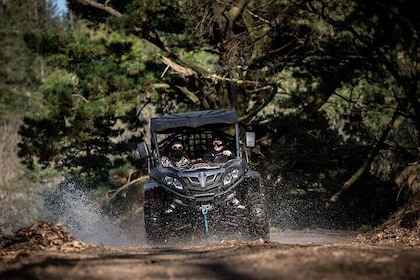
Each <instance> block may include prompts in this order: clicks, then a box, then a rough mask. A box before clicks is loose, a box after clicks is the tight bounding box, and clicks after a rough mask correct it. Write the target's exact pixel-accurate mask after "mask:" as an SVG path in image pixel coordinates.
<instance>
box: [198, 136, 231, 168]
mask: <svg viewBox="0 0 420 280" xmlns="http://www.w3.org/2000/svg"><path fill="white" fill-rule="evenodd" d="M234 157H235V154H234V153H233V152H232V151H230V150H229V149H228V148H227V147H226V146H225V143H224V142H223V140H222V139H220V138H217V137H216V138H214V139H213V147H212V149H211V150H210V151H209V152H207V153H206V154H205V155H204V156H203V160H204V161H207V162H225V161H228V160H230V159H232V158H234Z"/></svg>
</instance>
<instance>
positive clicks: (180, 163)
mask: <svg viewBox="0 0 420 280" xmlns="http://www.w3.org/2000/svg"><path fill="white" fill-rule="evenodd" d="M161 163H162V165H163V166H165V167H176V168H186V167H189V165H190V164H191V161H190V159H189V158H188V157H187V155H186V153H185V151H184V145H183V143H182V141H181V140H180V139H175V140H174V141H173V142H172V145H171V150H170V151H169V153H168V155H167V156H163V157H162V158H161Z"/></svg>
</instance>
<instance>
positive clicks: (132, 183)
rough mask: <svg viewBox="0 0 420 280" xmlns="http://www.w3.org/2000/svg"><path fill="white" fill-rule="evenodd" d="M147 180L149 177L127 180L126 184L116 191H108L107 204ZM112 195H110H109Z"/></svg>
mask: <svg viewBox="0 0 420 280" xmlns="http://www.w3.org/2000/svg"><path fill="white" fill-rule="evenodd" d="M148 179H149V176H142V177H139V178H137V179H134V180H133V181H131V180H128V181H127V183H125V184H124V185H123V186H121V187H120V188H118V189H117V190H116V191H110V192H108V201H107V203H110V202H111V201H113V200H114V199H115V198H116V197H117V196H118V195H119V194H120V193H121V192H123V191H125V190H128V189H129V188H130V187H132V186H134V185H136V184H137V183H143V182H146V181H147V180H148ZM111 193H112V194H111Z"/></svg>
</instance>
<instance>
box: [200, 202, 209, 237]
mask: <svg viewBox="0 0 420 280" xmlns="http://www.w3.org/2000/svg"><path fill="white" fill-rule="evenodd" d="M200 209H201V213H203V218H204V228H205V231H206V235H207V236H208V235H209V221H208V219H207V214H208V212H209V211H210V210H211V209H212V207H211V205H210V204H205V205H201V207H200Z"/></svg>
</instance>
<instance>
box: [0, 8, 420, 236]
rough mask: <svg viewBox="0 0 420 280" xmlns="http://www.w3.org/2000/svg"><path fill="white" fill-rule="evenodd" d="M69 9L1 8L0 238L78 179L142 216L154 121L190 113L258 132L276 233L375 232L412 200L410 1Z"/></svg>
mask: <svg viewBox="0 0 420 280" xmlns="http://www.w3.org/2000/svg"><path fill="white" fill-rule="evenodd" d="M66 2H67V7H68V10H67V11H66V12H65V13H59V11H58V10H57V6H56V4H55V2H54V1H50V0H37V1H29V0H2V1H0V36H1V40H0V45H1V48H0V61H1V64H0V73H1V74H0V100H1V102H0V137H1V142H0V147H1V148H0V153H1V154H0V157H1V161H0V172H1V175H2V176H1V178H0V190H1V192H0V199H1V206H0V210H1V214H2V215H1V218H0V219H1V220H0V226H1V229H2V230H1V233H7V232H9V231H10V230H12V229H14V228H16V227H20V226H24V225H27V224H28V223H30V222H32V221H33V220H34V219H37V218H39V217H40V216H42V212H43V210H42V207H43V206H41V204H40V203H41V202H42V201H43V200H42V199H40V198H42V197H45V195H46V194H48V195H49V196H50V198H51V197H52V198H54V195H51V192H56V190H57V189H59V188H65V187H66V186H67V185H66V184H62V183H60V182H63V181H69V180H75V179H77V181H78V182H79V183H78V186H79V188H81V189H85V190H88V191H89V192H90V193H92V195H93V197H94V198H95V199H96V200H97V201H98V203H100V204H101V205H102V207H104V208H105V209H107V210H109V211H110V212H112V213H114V215H116V216H119V218H120V220H127V216H130V215H133V217H134V218H136V217H137V216H136V215H135V213H139V211H140V210H139V209H140V208H141V203H139V200H138V198H139V197H141V187H140V186H141V185H140V184H139V183H140V182H141V180H142V179H143V178H144V177H145V176H147V168H146V164H145V162H143V161H140V160H139V158H138V155H137V153H136V150H135V147H136V144H137V143H138V142H139V141H141V140H142V139H147V138H148V120H149V119H150V117H152V116H159V115H162V114H167V113H175V112H184V111H192V110H205V109H219V108H234V109H236V110H237V111H238V114H239V116H240V120H241V123H242V125H243V126H242V128H243V129H245V128H247V129H253V130H254V131H255V132H256V135H257V144H258V145H257V147H256V148H255V149H253V150H252V151H251V165H252V167H253V168H256V169H257V170H258V171H260V172H261V173H262V174H263V178H264V181H265V185H266V188H267V192H268V193H269V196H268V197H269V204H270V211H271V216H272V218H273V219H272V221H273V222H272V223H273V224H276V225H278V226H280V227H283V228H302V227H332V228H346V229H359V230H360V229H363V228H365V229H369V228H371V227H372V226H376V225H378V224H381V223H382V222H383V221H385V220H386V219H387V218H389V216H390V215H391V214H392V213H394V212H395V211H396V210H397V209H398V207H400V206H402V205H404V204H405V203H406V202H407V201H411V200H410V199H411V198H412V195H413V194H416V193H417V194H418V192H419V189H420V186H419V185H420V184H419V183H418V181H419V180H420V179H419V177H420V175H419V174H420V172H419V168H418V166H419V165H418V162H417V161H418V160H419V154H420V149H419V143H420V103H419V102H420V95H419V81H420V79H419V73H420V72H419V71H420V67H419V64H418V61H419V50H420V45H419V43H420V41H419V30H420V25H419V23H420V19H419V18H418V17H417V14H418V10H419V9H418V6H417V2H416V1H415V0H407V1H400V0H387V1H379V0H378V1H375V0H374V1H361V0H337V1H322V0H312V1H311V0H295V1H288V0H280V1H269V0H265V1H264V0H262V1H255V0H240V1H224V0H218V1H205V0H196V1H165V0H162V1H156V0H149V1H134V0H133V1H113V0H108V1H105V0H103V1H101V0H97V1H95V0H67V1H66ZM407 170H408V171H407ZM57 185H58V187H57ZM130 213H131V214H130ZM133 213H134V214H133ZM416 215H417V216H415V217H414V221H416V220H418V219H419V217H418V213H417V214H416Z"/></svg>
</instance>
